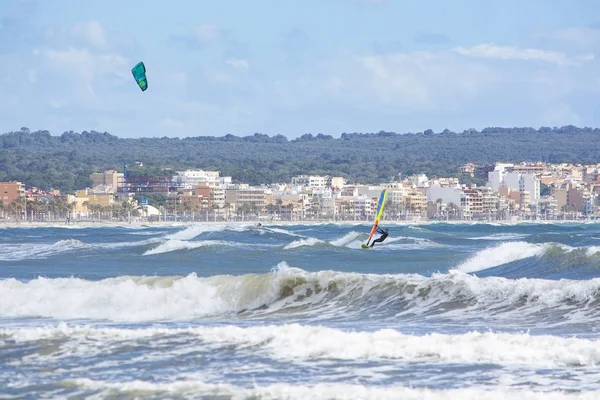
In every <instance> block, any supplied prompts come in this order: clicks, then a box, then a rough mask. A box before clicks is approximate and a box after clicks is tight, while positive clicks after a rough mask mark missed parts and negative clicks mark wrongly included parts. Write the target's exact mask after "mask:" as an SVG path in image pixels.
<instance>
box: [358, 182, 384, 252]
mask: <svg viewBox="0 0 600 400" xmlns="http://www.w3.org/2000/svg"><path fill="white" fill-rule="evenodd" d="M386 198H387V189H383V191H382V192H381V195H380V196H379V203H377V214H376V215H375V222H373V227H372V228H371V233H369V239H367V244H364V243H363V244H362V245H361V247H362V248H363V249H368V248H369V243H370V242H371V239H373V235H374V234H375V231H376V230H377V225H379V220H380V219H381V215H382V214H383V208H384V207H385V199H386Z"/></svg>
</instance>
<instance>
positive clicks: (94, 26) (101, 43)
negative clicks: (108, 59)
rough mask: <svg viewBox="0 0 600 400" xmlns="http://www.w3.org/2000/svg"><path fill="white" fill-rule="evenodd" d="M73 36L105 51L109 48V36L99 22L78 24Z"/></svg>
mask: <svg viewBox="0 0 600 400" xmlns="http://www.w3.org/2000/svg"><path fill="white" fill-rule="evenodd" d="M71 34H72V35H74V36H75V37H80V38H82V39H84V40H85V41H86V42H87V43H89V44H91V45H93V46H95V47H98V48H101V49H105V48H107V47H108V36H107V34H106V31H105V30H104V27H103V26H102V25H101V24H100V23H99V22H98V21H87V22H81V23H78V24H76V25H75V26H74V27H73V28H72V29H71Z"/></svg>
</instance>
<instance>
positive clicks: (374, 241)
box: [370, 228, 388, 247]
mask: <svg viewBox="0 0 600 400" xmlns="http://www.w3.org/2000/svg"><path fill="white" fill-rule="evenodd" d="M377 232H379V233H381V236H379V239H375V240H373V243H371V246H370V247H373V246H374V245H375V243H377V242H383V241H384V240H385V239H386V238H387V237H388V233H387V229H386V230H385V231H383V230H381V229H380V228H377Z"/></svg>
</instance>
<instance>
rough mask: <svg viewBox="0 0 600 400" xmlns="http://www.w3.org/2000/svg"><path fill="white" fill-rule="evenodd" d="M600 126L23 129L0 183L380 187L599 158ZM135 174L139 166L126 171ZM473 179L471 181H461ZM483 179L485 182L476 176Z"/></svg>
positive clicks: (0, 143) (0, 167) (6, 146)
mask: <svg viewBox="0 0 600 400" xmlns="http://www.w3.org/2000/svg"><path fill="white" fill-rule="evenodd" d="M599 149H600V129H598V128H588V127H583V128H580V127H576V126H573V125H568V126H563V127H560V128H558V127H552V128H550V127H541V128H539V129H534V128H530V127H520V128H502V127H488V128H485V129H482V130H481V131H478V130H476V129H467V130H464V131H462V132H453V131H450V130H448V129H445V130H443V131H441V132H437V133H436V132H434V131H433V130H431V129H427V130H425V131H423V132H416V133H413V132H409V133H396V132H387V131H379V132H375V133H357V132H354V133H348V132H344V133H342V134H341V136H340V137H339V138H334V137H332V136H331V135H325V134H321V133H319V134H316V135H313V134H311V133H307V134H304V135H302V136H300V137H298V138H296V139H291V140H290V139H288V138H286V137H285V136H283V135H281V134H277V135H274V136H269V135H266V134H262V133H254V134H253V135H248V136H242V137H238V136H234V135H231V134H227V135H225V136H219V137H215V136H195V137H194V136H190V137H185V138H169V137H160V138H158V137H156V138H148V137H143V138H138V139H131V138H119V137H117V136H114V135H112V134H110V133H108V132H97V131H83V132H80V133H78V132H73V131H68V132H64V133H63V134H61V135H51V134H50V132H48V131H45V130H40V131H30V130H29V129H27V128H25V127H23V128H21V129H20V130H19V131H14V132H8V133H4V134H2V135H0V181H9V180H18V181H21V182H23V183H24V184H25V185H27V186H36V187H39V188H41V189H44V190H47V189H59V190H61V191H62V192H65V193H72V192H73V191H75V190H77V189H82V188H85V187H89V186H90V185H91V180H90V174H91V173H92V172H101V171H104V170H107V169H116V170H119V171H123V165H124V164H133V163H134V162H135V161H141V162H142V163H143V164H144V173H145V174H173V173H174V172H175V171H177V170H184V169H205V170H218V171H220V172H221V176H231V177H232V179H233V181H234V182H246V183H249V184H252V185H258V184H266V183H274V182H289V181H290V179H291V177H292V176H295V175H301V174H319V175H331V176H343V177H344V178H346V180H347V181H348V182H352V183H380V182H387V181H391V180H396V179H398V178H399V177H403V176H408V175H413V174H416V173H424V174H427V175H428V176H429V177H459V176H460V166H461V165H463V164H465V163H467V162H474V163H492V162H496V161H503V162H521V161H542V162H551V163H563V162H571V163H582V164H595V163H597V162H599V161H600V150H599ZM131 172H132V173H134V172H135V169H132V171H131ZM461 179H462V180H463V181H464V182H466V183H469V182H470V181H472V179H471V178H469V177H461ZM476 183H482V182H476Z"/></svg>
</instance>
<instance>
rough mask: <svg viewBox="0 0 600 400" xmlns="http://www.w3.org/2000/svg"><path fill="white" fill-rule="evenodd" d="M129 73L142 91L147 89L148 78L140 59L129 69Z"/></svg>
mask: <svg viewBox="0 0 600 400" xmlns="http://www.w3.org/2000/svg"><path fill="white" fill-rule="evenodd" d="M131 73H132V74H133V77H134V78H135V81H136V82H137V84H138V86H139V87H140V89H142V92H143V91H145V90H146V89H148V79H147V78H146V66H145V65H144V63H143V62H141V61H140V62H139V63H137V64H136V65H135V67H133V68H132V69H131Z"/></svg>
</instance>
